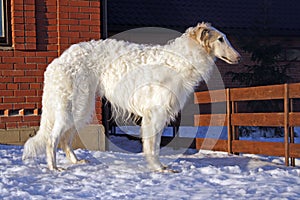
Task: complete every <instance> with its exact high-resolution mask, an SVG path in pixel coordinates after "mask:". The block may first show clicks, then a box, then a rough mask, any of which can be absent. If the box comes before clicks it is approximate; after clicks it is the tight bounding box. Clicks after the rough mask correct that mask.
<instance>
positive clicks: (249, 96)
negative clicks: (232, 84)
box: [230, 85, 284, 101]
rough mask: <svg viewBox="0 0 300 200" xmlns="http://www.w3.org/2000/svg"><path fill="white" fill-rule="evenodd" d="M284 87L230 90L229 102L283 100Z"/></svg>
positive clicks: (273, 86)
mask: <svg viewBox="0 0 300 200" xmlns="http://www.w3.org/2000/svg"><path fill="white" fill-rule="evenodd" d="M283 94H284V86H283V85H270V86H259V87H247V88H232V89H230V101H251V100H271V99H283Z"/></svg>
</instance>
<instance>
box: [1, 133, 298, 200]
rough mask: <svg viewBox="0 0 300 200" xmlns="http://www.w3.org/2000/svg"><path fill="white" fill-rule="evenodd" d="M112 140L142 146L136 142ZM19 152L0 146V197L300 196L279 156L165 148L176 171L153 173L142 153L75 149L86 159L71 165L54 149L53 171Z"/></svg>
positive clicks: (294, 174) (293, 173)
mask: <svg viewBox="0 0 300 200" xmlns="http://www.w3.org/2000/svg"><path fill="white" fill-rule="evenodd" d="M113 140H114V143H115V144H117V146H118V145H121V146H122V145H127V146H131V149H130V151H136V152H139V151H140V149H141V146H140V143H139V142H137V141H129V140H127V139H124V138H121V137H114V138H113ZM22 151H23V148H22V147H19V146H7V145H0V199H13V200H15V199H147V200H148V199H197V200H200V199H205V200H207V199H300V168H299V167H285V166H284V163H283V159H282V158H270V157H260V156H254V155H243V156H232V155H228V154H227V153H222V152H211V151H200V152H197V151H195V150H191V149H189V150H187V151H186V153H182V152H183V151H181V150H173V149H172V148H169V147H167V149H165V150H164V151H163V154H164V155H162V156H161V160H162V162H163V163H165V164H167V165H169V166H170V167H172V168H173V169H176V170H178V171H180V172H179V173H155V172H151V171H149V170H148V169H147V168H146V163H145V160H144V158H143V155H142V153H129V152H128V151H127V152H116V151H108V152H98V151H88V150H76V153H77V155H78V157H79V158H85V159H88V160H89V161H90V163H89V164H81V165H72V164H70V163H68V162H67V161H66V159H65V156H64V154H63V153H62V151H59V152H58V156H57V159H58V165H59V166H61V167H64V168H65V169H66V170H64V171H63V172H56V171H54V172H52V171H49V170H48V169H47V167H46V163H45V161H44V159H43V158H40V159H38V160H35V161H27V162H25V163H23V162H22V160H21V156H22ZM297 164H298V166H299V162H298V163H297Z"/></svg>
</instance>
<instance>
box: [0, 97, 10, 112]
mask: <svg viewBox="0 0 300 200" xmlns="http://www.w3.org/2000/svg"><path fill="white" fill-rule="evenodd" d="M2 99H4V98H2ZM12 108H13V104H11V103H5V104H4V103H2V104H0V110H7V109H12Z"/></svg>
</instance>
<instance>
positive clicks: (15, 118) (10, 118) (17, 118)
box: [0, 116, 22, 123]
mask: <svg viewBox="0 0 300 200" xmlns="http://www.w3.org/2000/svg"><path fill="white" fill-rule="evenodd" d="M0 121H1V122H6V123H7V122H19V121H22V117H21V116H8V117H0Z"/></svg>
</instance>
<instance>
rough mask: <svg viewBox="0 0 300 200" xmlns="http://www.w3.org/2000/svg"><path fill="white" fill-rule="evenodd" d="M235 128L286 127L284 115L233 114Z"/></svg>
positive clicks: (232, 123)
mask: <svg viewBox="0 0 300 200" xmlns="http://www.w3.org/2000/svg"><path fill="white" fill-rule="evenodd" d="M231 125H233V126H284V113H233V114H231Z"/></svg>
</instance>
